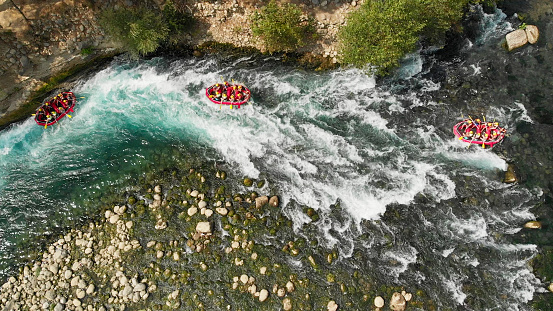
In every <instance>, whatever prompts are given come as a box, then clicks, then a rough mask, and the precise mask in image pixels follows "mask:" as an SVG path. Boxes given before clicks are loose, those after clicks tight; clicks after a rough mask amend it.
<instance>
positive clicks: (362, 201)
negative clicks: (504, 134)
mask: <svg viewBox="0 0 553 311" xmlns="http://www.w3.org/2000/svg"><path fill="white" fill-rule="evenodd" d="M413 57H415V58H416V57H417V56H416V55H414V56H413ZM421 63H422V61H420V60H416V59H415V60H414V61H412V62H411V63H410V65H408V66H406V67H404V68H403V71H402V72H408V73H409V74H405V75H404V76H402V77H398V78H397V79H396V80H394V81H391V82H390V83H389V84H384V85H383V84H377V83H376V81H375V80H374V79H373V78H371V77H367V76H366V75H365V74H364V73H363V72H362V71H359V70H337V71H332V72H325V73H315V72H306V71H303V70H301V69H298V68H295V67H293V66H289V65H283V64H282V63H281V62H280V60H279V59H276V58H257V57H246V58H241V59H230V60H229V59H218V58H215V57H206V58H204V59H196V58H193V59H192V58H191V59H167V58H156V59H152V60H148V61H140V62H128V61H125V60H124V59H121V60H116V61H114V62H113V63H112V64H111V65H110V66H108V67H107V68H106V69H104V70H101V71H99V72H98V73H96V74H94V75H93V76H91V77H89V78H87V79H84V80H82V81H79V83H78V85H77V86H76V88H75V89H74V90H73V91H74V92H75V93H76V94H77V96H78V97H79V101H78V103H77V106H76V108H75V113H74V114H73V118H71V119H65V120H63V121H62V122H60V123H59V124H57V125H55V126H52V127H49V128H47V129H46V130H45V129H44V128H42V127H39V126H37V125H36V124H34V122H33V120H31V119H29V120H26V121H25V122H23V123H21V124H16V125H13V126H12V127H10V128H9V129H6V130H4V131H2V132H0V228H1V229H0V254H1V258H0V267H1V269H2V272H3V273H4V275H6V273H7V272H9V271H11V270H10V269H13V268H14V267H15V266H14V265H15V263H16V262H17V261H18V260H19V259H20V257H21V256H24V255H25V254H26V251H25V250H22V246H23V245H27V244H25V243H29V241H31V240H32V237H33V236H34V235H39V234H42V233H43V232H46V233H50V232H56V230H59V229H60V228H63V227H65V226H69V225H71V224H72V223H75V222H77V221H79V220H81V219H82V218H83V217H84V216H83V215H89V214H90V213H91V212H93V211H94V206H96V205H95V204H94V203H95V202H97V203H98V204H101V197H102V196H103V195H104V194H105V192H106V190H107V189H111V188H115V189H117V188H118V187H121V188H123V189H124V187H126V186H127V185H132V184H136V183H137V180H138V179H139V178H140V177H143V176H144V175H145V174H147V173H148V172H151V171H152V170H153V169H154V168H155V167H156V166H158V165H159V161H160V157H163V156H167V157H169V158H170V159H171V161H173V162H174V163H175V165H178V163H179V161H187V160H189V159H185V158H183V157H188V158H198V159H203V161H205V163H220V162H225V163H227V165H228V167H230V168H231V170H232V172H233V176H234V177H236V178H237V179H238V182H239V179H240V178H241V177H242V176H250V177H254V178H258V177H261V178H266V179H267V180H269V181H270V182H271V186H272V187H276V188H277V189H279V193H280V197H281V201H282V206H284V207H283V208H284V211H285V213H286V215H287V216H288V217H289V218H290V219H292V220H293V222H294V227H295V229H296V232H298V234H300V235H301V234H302V224H304V223H307V222H309V221H310V219H309V218H308V217H307V216H305V215H304V214H303V213H302V212H301V211H302V208H303V207H304V206H309V207H313V208H315V209H317V210H318V211H319V214H320V215H321V221H320V225H319V230H320V231H319V232H318V233H317V234H318V238H319V241H320V242H321V244H323V245H326V246H327V247H329V248H332V247H335V248H338V249H339V250H340V254H341V256H343V257H349V256H351V255H352V254H353V252H354V250H361V251H363V252H367V253H369V254H371V255H370V256H369V257H370V258H372V259H371V260H370V262H367V263H364V265H365V266H366V267H368V269H370V270H371V271H374V272H372V273H374V275H375V277H378V278H381V279H386V280H388V281H389V282H391V283H396V284H401V285H405V286H407V287H409V286H412V287H422V288H424V289H425V290H426V291H427V292H428V293H429V295H430V297H431V298H432V299H434V300H436V301H437V304H438V305H439V306H442V307H445V306H449V307H454V308H459V309H463V308H467V309H474V310H484V309H493V308H495V307H502V308H503V309H510V308H512V306H516V308H512V309H519V307H520V309H524V305H525V303H526V302H527V301H528V300H529V299H531V297H532V295H533V293H534V290H535V286H536V284H537V283H538V281H537V280H536V279H535V277H534V275H533V274H532V273H531V271H529V268H528V267H527V262H528V260H529V259H530V258H531V257H532V256H533V255H534V254H535V253H536V250H535V247H534V246H532V245H514V244H510V243H509V242H507V241H506V240H505V239H504V238H503V236H504V235H510V234H513V233H514V232H516V231H517V230H518V228H519V224H520V223H521V222H524V221H526V220H530V219H532V217H533V215H532V214H531V213H530V212H529V209H530V207H531V206H532V205H533V202H535V200H536V198H537V197H538V196H539V189H535V190H526V189H523V188H521V187H519V186H517V185H514V186H509V185H505V184H503V183H501V181H500V177H499V176H501V174H502V172H503V171H504V170H505V168H506V162H505V160H504V159H502V158H501V157H500V156H498V155H496V154H495V153H493V152H489V151H487V150H482V149H481V148H472V149H467V148H466V145H464V144H462V143H461V142H459V141H458V140H456V139H454V137H453V135H452V134H451V126H452V125H453V124H455V123H456V122H457V120H458V119H459V118H460V115H461V113H462V111H460V110H459V108H455V107H446V106H445V104H444V103H437V102H435V101H434V100H433V99H432V94H433V92H434V91H436V90H438V89H439V88H440V85H439V84H436V83H435V82H432V81H430V80H427V79H423V78H420V77H418V76H417V73H420V71H421V68H420V66H421ZM221 77H224V78H227V79H229V80H230V79H234V80H236V81H240V82H243V83H245V84H246V85H247V86H248V87H249V88H250V89H251V90H252V94H253V103H252V104H251V105H246V106H243V108H242V109H239V110H238V109H232V110H231V109H228V107H224V108H223V109H220V107H219V106H217V105H213V104H211V103H210V102H209V101H208V100H207V99H206V98H205V94H204V92H205V87H207V86H209V85H210V84H212V83H214V82H215V81H220V79H221ZM409 85H414V87H410V86H409ZM398 89H399V90H401V91H398ZM417 107H423V108H425V109H427V110H426V111H428V110H429V111H431V112H430V115H434V116H435V115H438V114H439V115H440V118H431V117H429V113H428V112H425V110H420V111H419V110H417V109H416V108H417ZM486 114H487V115H488V116H489V117H490V118H495V119H497V120H499V121H500V122H501V123H502V124H505V125H506V126H507V127H510V128H513V127H514V124H515V123H516V122H518V121H520V120H522V119H524V118H528V116H527V115H525V112H524V110H523V109H521V107H520V105H519V104H517V103H497V104H496V103H490V105H489V110H488V111H487V112H486ZM429 119H432V121H431V122H430V121H429ZM238 182H237V186H239V185H238ZM474 193H479V194H481V195H478V196H477V198H478V199H476V200H470V198H471V197H472V196H474ZM84 203H86V204H84ZM336 203H339V204H340V206H341V207H342V208H343V210H344V213H343V215H340V219H337V218H336V216H335V215H333V214H332V211H331V206H332V205H334V204H336ZM390 215H398V216H397V217H391V216H390ZM390 239H392V241H393V243H390ZM424 267H431V268H424ZM490 275H491V276H492V278H493V282H492V283H493V284H489V283H490V281H489V276H490ZM503 294H506V295H507V296H508V298H507V299H505V298H504V297H503V296H502V295H503Z"/></svg>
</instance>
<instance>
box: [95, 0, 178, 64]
mask: <svg viewBox="0 0 553 311" xmlns="http://www.w3.org/2000/svg"><path fill="white" fill-rule="evenodd" d="M100 24H101V25H102V26H103V28H104V29H105V30H106V32H107V33H108V34H109V35H110V36H111V37H112V38H113V39H115V40H116V41H119V42H121V43H122V44H123V46H124V48H125V49H126V50H127V51H129V52H130V53H131V55H133V56H135V57H138V56H139V55H145V54H148V53H151V52H154V51H155V50H156V49H157V48H158V47H159V45H160V44H161V42H162V41H164V40H165V39H167V36H168V34H169V28H168V27H167V25H165V23H164V21H163V19H161V18H159V17H158V16H157V15H156V14H154V12H152V11H150V10H146V9H144V8H140V9H134V10H125V9H119V10H106V11H104V12H103V13H102V16H101V17H100Z"/></svg>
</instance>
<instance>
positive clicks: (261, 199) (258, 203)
mask: <svg viewBox="0 0 553 311" xmlns="http://www.w3.org/2000/svg"><path fill="white" fill-rule="evenodd" d="M267 203H269V198H268V197H267V196H262V197H258V198H255V207H256V208H262V207H263V206H265V204H267Z"/></svg>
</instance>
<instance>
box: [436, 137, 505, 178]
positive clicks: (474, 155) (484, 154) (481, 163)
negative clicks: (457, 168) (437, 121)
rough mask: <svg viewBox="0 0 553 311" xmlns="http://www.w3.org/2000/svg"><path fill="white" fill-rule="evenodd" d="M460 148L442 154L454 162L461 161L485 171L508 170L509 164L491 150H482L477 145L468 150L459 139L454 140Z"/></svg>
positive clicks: (465, 144)
mask: <svg viewBox="0 0 553 311" xmlns="http://www.w3.org/2000/svg"><path fill="white" fill-rule="evenodd" d="M453 141H454V142H455V144H456V145H459V147H458V148H457V149H455V150H453V151H444V152H443V153H442V154H443V155H444V156H445V157H446V158H448V159H450V160H453V161H459V162H462V163H464V164H465V165H467V166H471V167H475V168H480V169H485V170H496V169H498V170H502V171H506V170H507V162H505V160H503V159H502V158H501V157H499V156H498V155H497V154H495V153H493V152H489V150H486V149H482V148H481V147H480V148H479V146H477V145H475V146H474V147H472V148H471V149H470V150H467V148H466V146H467V143H463V142H460V141H459V140H458V139H453Z"/></svg>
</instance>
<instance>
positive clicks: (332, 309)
mask: <svg viewBox="0 0 553 311" xmlns="http://www.w3.org/2000/svg"><path fill="white" fill-rule="evenodd" d="M326 308H327V309H328V311H336V310H338V304H336V301H334V300H331V301H329V302H328V304H327V305H326Z"/></svg>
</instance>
